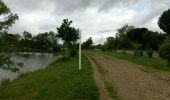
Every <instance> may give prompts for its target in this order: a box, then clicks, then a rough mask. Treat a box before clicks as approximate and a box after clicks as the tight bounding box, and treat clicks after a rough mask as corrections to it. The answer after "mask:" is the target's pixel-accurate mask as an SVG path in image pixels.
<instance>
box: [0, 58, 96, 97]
mask: <svg viewBox="0 0 170 100" xmlns="http://www.w3.org/2000/svg"><path fill="white" fill-rule="evenodd" d="M82 60H83V61H82V70H81V71H79V70H78V57H75V58H71V59H70V60H68V61H55V62H53V63H52V64H50V65H49V66H48V67H47V68H46V69H43V70H40V71H36V72H32V73H28V74H26V75H24V76H22V77H19V78H18V79H16V80H14V81H13V82H11V83H10V84H8V85H6V86H4V87H1V88H0V100H99V93H98V89H97V87H96V85H95V82H94V80H93V72H92V68H91V64H90V62H89V61H88V59H87V58H86V57H85V56H82Z"/></svg>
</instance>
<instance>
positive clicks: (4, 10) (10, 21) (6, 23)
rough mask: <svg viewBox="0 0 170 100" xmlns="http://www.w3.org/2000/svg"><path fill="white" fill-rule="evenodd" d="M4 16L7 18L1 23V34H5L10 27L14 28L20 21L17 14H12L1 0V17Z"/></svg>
mask: <svg viewBox="0 0 170 100" xmlns="http://www.w3.org/2000/svg"><path fill="white" fill-rule="evenodd" d="M4 15H6V16H5V17H4V18H3V20H1V22H0V34H1V33H3V31H4V30H6V29H8V28H9V26H12V24H14V23H15V21H16V20H18V16H17V14H12V13H11V11H10V9H9V8H8V7H7V6H6V4H5V3H4V2H3V1H2V0H0V16H4Z"/></svg>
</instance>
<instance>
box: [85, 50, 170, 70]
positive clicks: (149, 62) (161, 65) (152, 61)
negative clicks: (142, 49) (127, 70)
mask: <svg viewBox="0 0 170 100" xmlns="http://www.w3.org/2000/svg"><path fill="white" fill-rule="evenodd" d="M87 52H89V53H99V54H104V55H108V56H112V57H114V58H117V59H123V60H128V61H130V62H133V63H136V64H139V65H143V66H145V67H146V68H154V69H158V70H163V71H170V67H169V66H167V62H166V61H165V60H162V59H159V58H149V57H144V56H141V57H135V56H133V55H131V54H123V53H114V52H108V51H107V52H103V51H87Z"/></svg>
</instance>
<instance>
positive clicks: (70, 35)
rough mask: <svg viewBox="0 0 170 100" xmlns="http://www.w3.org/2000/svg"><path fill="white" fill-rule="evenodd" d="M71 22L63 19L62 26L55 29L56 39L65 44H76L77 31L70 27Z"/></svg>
mask: <svg viewBox="0 0 170 100" xmlns="http://www.w3.org/2000/svg"><path fill="white" fill-rule="evenodd" d="M71 23H72V21H69V20H68V19H64V20H63V23H62V25H61V26H60V27H59V28H57V31H58V34H57V37H59V38H61V39H62V40H63V41H66V42H76V41H77V39H78V38H79V30H78V29H75V28H74V27H71Z"/></svg>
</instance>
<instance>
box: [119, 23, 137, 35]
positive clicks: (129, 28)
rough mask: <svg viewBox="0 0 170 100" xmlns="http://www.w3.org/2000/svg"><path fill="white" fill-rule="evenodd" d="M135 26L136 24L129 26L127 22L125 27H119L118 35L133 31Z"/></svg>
mask: <svg viewBox="0 0 170 100" xmlns="http://www.w3.org/2000/svg"><path fill="white" fill-rule="evenodd" d="M134 28H135V27H134V26H129V25H128V24H125V25H124V26H123V27H121V28H119V29H117V32H118V37H121V36H123V35H126V34H127V33H128V32H129V31H131V30H132V29H134Z"/></svg>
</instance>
